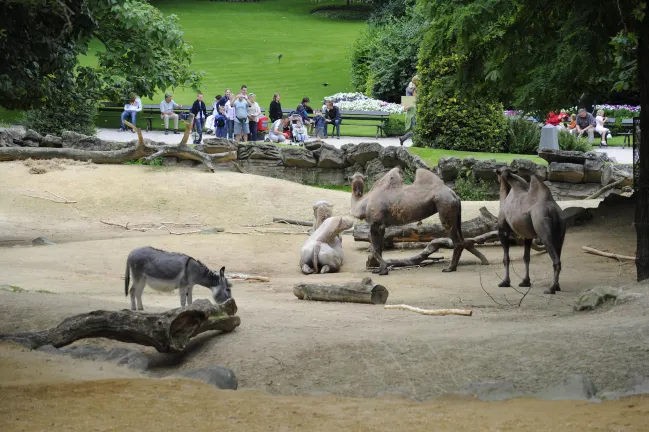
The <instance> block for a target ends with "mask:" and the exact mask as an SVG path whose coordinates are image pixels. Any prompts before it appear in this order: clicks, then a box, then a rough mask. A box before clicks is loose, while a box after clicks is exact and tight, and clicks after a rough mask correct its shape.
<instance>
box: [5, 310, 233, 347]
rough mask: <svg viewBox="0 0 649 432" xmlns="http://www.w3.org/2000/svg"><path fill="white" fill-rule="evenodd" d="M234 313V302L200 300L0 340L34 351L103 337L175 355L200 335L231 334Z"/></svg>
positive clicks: (78, 318) (70, 321) (79, 319)
mask: <svg viewBox="0 0 649 432" xmlns="http://www.w3.org/2000/svg"><path fill="white" fill-rule="evenodd" d="M236 312H237V305H236V303H235V301H234V299H229V300H228V301H227V302H225V303H223V304H220V305H214V304H213V303H212V302H210V301H209V300H206V299H200V300H196V301H195V302H193V303H192V304H191V305H190V306H186V307H183V308H177V309H172V310H170V311H166V312H162V313H144V312H135V311H131V310H129V309H123V310H119V311H107V310H96V311H92V312H88V313H85V314H79V315H74V316H71V317H68V318H66V319H64V320H63V321H62V322H61V323H60V324H59V325H57V326H56V327H53V328H51V329H48V330H43V331H36V332H23V333H12V334H0V339H3V340H11V341H14V342H17V343H20V344H23V345H26V346H28V347H29V348H31V349H36V348H38V347H41V346H44V345H52V346H54V347H55V348H60V347H63V346H66V345H70V344H71V343H73V342H75V341H77V340H80V339H87V338H96V337H103V338H108V339H113V340H117V341H120V342H126V343H135V344H139V345H146V346H151V347H154V348H155V349H156V350H158V351H159V352H162V353H176V352H180V351H182V350H183V349H184V348H185V346H187V343H188V342H189V340H190V339H191V338H192V337H194V336H196V335H198V334H200V333H203V332H206V331H209V330H220V331H223V332H231V331H232V330H234V329H235V328H236V327H238V326H239V324H241V319H240V318H239V317H238V316H236V315H235V313H236Z"/></svg>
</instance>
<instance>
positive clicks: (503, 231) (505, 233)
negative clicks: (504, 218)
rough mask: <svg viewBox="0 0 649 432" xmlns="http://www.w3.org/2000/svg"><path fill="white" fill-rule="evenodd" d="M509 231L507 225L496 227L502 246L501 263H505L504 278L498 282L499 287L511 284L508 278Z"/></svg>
mask: <svg viewBox="0 0 649 432" xmlns="http://www.w3.org/2000/svg"><path fill="white" fill-rule="evenodd" d="M509 233H510V229H509V225H507V226H504V227H500V228H499V229H498V239H499V240H500V244H501V245H502V247H503V254H504V256H503V264H504V265H505V278H504V279H503V281H502V282H500V283H499V284H498V286H499V287H509V286H512V285H511V280H510V279H509Z"/></svg>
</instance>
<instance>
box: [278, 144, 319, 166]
mask: <svg viewBox="0 0 649 432" xmlns="http://www.w3.org/2000/svg"><path fill="white" fill-rule="evenodd" d="M280 154H281V155H282V161H283V162H284V165H286V166H292V167H301V168H311V167H314V166H316V165H317V161H316V160H315V157H314V156H313V152H312V151H310V150H307V149H305V148H301V147H297V148H292V147H285V148H282V149H281V150H280Z"/></svg>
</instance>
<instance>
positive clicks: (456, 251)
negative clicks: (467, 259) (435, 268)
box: [442, 226, 464, 272]
mask: <svg viewBox="0 0 649 432" xmlns="http://www.w3.org/2000/svg"><path fill="white" fill-rule="evenodd" d="M459 229H461V228H460V227H458V226H455V227H453V228H451V233H450V234H451V240H452V241H453V256H452V257H451V262H450V263H449V265H448V267H447V268H445V269H443V270H442V271H443V272H452V271H455V270H457V263H458V262H459V261H460V256H462V251H463V250H464V245H463V242H462V238H461V237H460V233H459V232H458V230H459Z"/></svg>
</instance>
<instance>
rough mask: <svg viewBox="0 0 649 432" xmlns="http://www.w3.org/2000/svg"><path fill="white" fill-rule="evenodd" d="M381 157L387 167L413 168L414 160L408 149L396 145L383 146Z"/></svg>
mask: <svg viewBox="0 0 649 432" xmlns="http://www.w3.org/2000/svg"><path fill="white" fill-rule="evenodd" d="M379 159H380V160H381V162H382V163H383V166H384V167H386V168H394V167H401V168H411V167H412V165H413V162H414V160H413V157H412V155H411V154H410V152H408V149H406V148H405V147H396V146H389V147H383V148H382V149H381V152H380V153H379Z"/></svg>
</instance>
